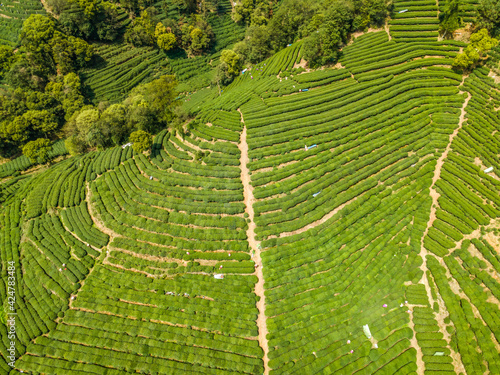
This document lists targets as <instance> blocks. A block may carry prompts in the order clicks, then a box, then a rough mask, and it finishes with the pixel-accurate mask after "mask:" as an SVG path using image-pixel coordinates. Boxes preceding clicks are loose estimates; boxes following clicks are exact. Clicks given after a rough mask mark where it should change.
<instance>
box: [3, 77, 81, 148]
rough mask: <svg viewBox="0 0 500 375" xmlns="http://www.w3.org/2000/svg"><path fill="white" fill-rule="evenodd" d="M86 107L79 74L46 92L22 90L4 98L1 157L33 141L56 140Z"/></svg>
mask: <svg viewBox="0 0 500 375" xmlns="http://www.w3.org/2000/svg"><path fill="white" fill-rule="evenodd" d="M83 104H84V98H83V96H82V94H81V83H80V78H79V77H78V76H77V75H76V74H75V73H69V74H67V75H65V76H58V77H55V78H53V80H52V81H51V82H49V83H48V84H47V85H46V86H45V89H44V90H43V91H35V90H24V89H22V88H21V87H18V88H16V89H14V90H10V91H8V92H7V94H6V95H1V96H0V119H1V122H0V146H1V147H0V153H1V154H2V156H10V155H12V154H15V153H16V152H18V151H19V150H20V149H22V148H23V146H24V145H25V144H26V143H28V142H30V141H34V140H36V139H38V138H53V137H54V136H55V134H56V132H57V131H58V130H59V129H60V128H61V126H62V125H63V124H64V122H65V119H69V118H70V117H71V116H72V115H73V114H74V113H75V111H77V110H78V109H79V108H80V107H81V106H82V105H83Z"/></svg>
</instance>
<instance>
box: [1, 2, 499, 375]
mask: <svg viewBox="0 0 500 375" xmlns="http://www.w3.org/2000/svg"><path fill="white" fill-rule="evenodd" d="M468 4H469V3H468ZM470 4H471V6H472V5H473V4H474V3H473V2H470ZM441 5H442V4H441V1H440V2H439V3H436V2H432V1H418V2H406V1H403V0H402V1H395V10H396V12H395V14H396V15H395V16H394V17H393V18H392V19H391V20H390V21H389V23H388V24H387V27H386V28H384V29H378V30H371V31H370V32H367V33H364V34H362V35H361V36H358V37H357V38H355V40H354V41H353V42H352V43H350V44H349V45H347V46H346V47H344V48H343V54H342V58H341V60H340V61H339V63H338V64H337V65H336V66H335V67H324V68H321V69H318V70H309V69H308V70H306V71H301V70H297V69H296V68H297V67H298V66H299V64H300V63H301V62H303V60H302V49H303V44H302V42H296V43H294V44H292V45H291V46H289V47H287V48H285V49H283V50H282V51H280V52H278V53H276V54H275V55H273V56H272V57H271V58H269V59H267V60H265V61H263V62H261V63H259V64H256V65H254V66H253V67H252V68H251V69H250V70H248V71H246V72H245V73H244V74H241V75H240V76H238V77H237V78H236V79H235V80H234V82H233V83H231V84H230V85H229V86H228V87H226V88H224V90H223V91H222V92H220V93H219V91H218V90H216V89H203V90H201V89H200V90H198V91H196V92H193V93H190V94H188V95H186V96H185V97H184V96H183V97H182V99H181V100H182V103H183V105H184V107H185V108H186V109H189V110H190V111H191V112H192V113H195V116H196V117H195V119H194V120H192V121H191V122H190V123H189V124H188V126H187V129H186V132H179V131H177V132H176V131H168V130H163V131H162V132H160V133H159V134H157V135H156V136H155V138H154V141H153V145H152V147H151V150H150V151H148V152H146V153H136V152H134V151H133V149H132V147H125V146H124V147H116V148H112V149H108V150H107V151H102V152H97V151H94V152H91V153H88V154H85V155H82V156H76V157H70V158H66V159H64V160H62V161H60V162H58V163H55V164H53V165H51V166H50V167H49V168H45V169H41V170H38V171H35V172H34V173H23V174H20V173H19V171H20V170H23V169H25V168H28V166H29V163H28V162H27V161H26V160H24V161H23V160H18V161H13V162H10V163H9V164H4V165H0V178H1V180H0V202H1V207H0V249H1V252H0V255H1V259H2V262H1V277H2V280H3V282H2V283H0V298H1V300H2V302H3V311H2V313H1V320H2V323H3V324H0V337H1V340H0V341H1V344H0V354H1V355H0V374H17V373H21V372H23V373H28V374H107V375H115V374H116V375H118V374H127V373H142V374H236V373H238V374H263V373H264V374H275V375H278V374H284V375H285V374H286V375H288V374H298V375H303V374H306V375H307V374H356V375H372V374H377V375H385V374H399V375H410V374H412V375H413V374H425V375H452V374H467V375H475V374H500V355H499V353H500V237H499V236H500V233H499V230H500V195H499V191H500V174H499V173H498V171H499V170H500V162H499V155H500V133H499V131H500V117H499V115H498V110H499V108H500V85H499V84H498V83H497V81H496V80H495V79H496V76H495V75H496V74H497V73H496V72H497V71H498V67H499V60H500V48H498V47H496V49H495V50H494V51H493V53H492V57H490V59H489V60H488V62H487V64H486V65H484V66H482V67H480V68H476V69H475V70H473V71H472V72H471V73H470V74H468V75H461V74H458V73H456V72H455V71H453V70H452V69H451V64H452V60H453V58H454V57H455V56H456V55H457V53H459V51H460V49H461V48H462V47H464V44H463V43H462V42H458V41H455V40H438V37H437V35H438V32H437V30H438V22H437V21H438V18H437V12H438V9H439V7H441ZM404 9H408V11H407V12H403V13H397V12H398V11H399V10H404ZM467 9H468V8H467V7H466V8H464V9H463V11H464V17H465V16H466V15H467V14H468V13H467ZM226 26H227V25H226ZM226 26H224V23H223V22H222V21H221V26H220V27H221V29H223V28H224V27H226ZM227 27H229V26H227ZM228 43H230V42H228ZM99 53H100V54H101V55H102V56H104V58H105V59H106V61H108V62H110V63H109V64H108V65H106V64H103V67H102V69H100V70H95V71H88V72H86V74H87V75H86V79H87V82H88V84H89V85H91V86H92V88H93V90H94V92H95V93H96V95H98V96H102V97H103V98H108V99H109V100H113V98H116V97H118V96H119V95H120V90H124V89H123V88H120V87H123V86H120V84H119V82H121V81H120V80H121V79H122V77H123V82H128V84H130V85H132V84H135V83H134V82H135V80H137V81H140V80H142V79H146V78H147V77H148V75H149V74H150V73H151V72H148V73H145V71H142V70H141V69H139V67H141V66H142V64H144V66H145V67H147V69H150V68H152V65H151V64H153V65H154V64H159V65H161V64H162V59H164V57H163V56H162V55H160V53H159V52H158V51H156V50H147V49H146V48H144V49H135V50H133V51H127V50H126V48H124V47H120V46H115V47H114V48H113V49H109V48H107V47H102V50H100V51H99ZM206 59H207V58H206V57H199V58H196V59H190V60H182V64H181V62H180V61H181V60H179V64H178V65H176V64H177V63H176V62H175V60H174V62H169V64H170V65H171V67H172V69H173V70H175V71H177V72H184V73H180V74H186V77H185V79H186V80H187V79H189V78H190V76H189V74H190V72H191V71H192V70H193V69H195V67H196V66H197V64H199V65H200V66H204V65H206V63H207V60H206ZM201 60H203V61H202V62H201ZM120 64H121V65H123V64H125V65H126V66H127V67H129V69H128V70H126V69H124V70H120V72H122V73H123V76H118V75H117V74H116V71H118V70H116V71H115V70H114V69H115V66H119V65H120ZM189 64H192V66H191V67H189V66H188V65H189ZM200 69H203V68H200ZM202 73H203V72H202ZM108 82H113V83H110V84H107V83H108ZM65 152H66V151H65V150H63V149H62V147H61V146H58V148H57V147H54V150H53V153H54V155H62V154H65ZM23 163H24V164H23ZM26 163H28V164H26ZM25 164H26V166H24V165H25ZM23 166H24V167H23ZM491 167H492V168H491ZM16 171H17V172H16ZM486 171H487V172H486ZM12 317H15V319H14V320H15V323H14V325H13V324H11V323H8V321H11V320H9V319H12ZM363 326H365V328H363ZM366 326H368V327H366ZM12 327H14V330H15V332H14V333H15V334H14V338H12V337H13V336H12V332H13V328H12ZM367 328H368V329H367ZM11 341H13V342H14V345H13V346H12V344H11ZM12 347H13V348H14V349H13V350H11V351H9V349H11V348H12ZM11 357H15V359H14V360H12V358H11ZM13 362H15V363H13Z"/></svg>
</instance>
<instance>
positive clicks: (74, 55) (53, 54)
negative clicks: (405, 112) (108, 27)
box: [0, 15, 94, 91]
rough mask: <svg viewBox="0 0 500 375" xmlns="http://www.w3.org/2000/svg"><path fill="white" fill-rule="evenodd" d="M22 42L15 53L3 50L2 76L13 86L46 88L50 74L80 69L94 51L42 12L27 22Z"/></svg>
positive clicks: (0, 52) (4, 48) (35, 88)
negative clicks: (64, 31)
mask: <svg viewBox="0 0 500 375" xmlns="http://www.w3.org/2000/svg"><path fill="white" fill-rule="evenodd" d="M20 41H21V47H20V48H19V49H18V51H17V52H16V53H14V51H13V50H12V49H9V47H2V48H1V49H0V76H2V77H4V78H5V80H6V82H7V83H8V84H9V85H10V86H11V87H21V88H23V89H31V90H37V91H43V89H44V88H45V85H46V84H47V82H49V80H50V79H51V77H53V76H58V75H66V74H68V73H71V72H76V71H78V70H79V69H81V68H82V67H84V66H85V65H86V64H87V63H88V62H89V61H90V60H91V58H92V56H93V54H94V50H93V48H92V46H91V45H89V44H88V43H87V42H86V41H84V40H82V39H80V38H77V37H73V36H71V35H69V36H68V35H66V34H65V33H63V32H61V31H60V30H59V29H58V27H57V25H56V23H55V22H54V21H53V20H52V19H50V18H48V17H45V16H42V15H31V16H30V17H29V18H28V19H27V20H26V21H24V24H23V28H22V30H21V35H20Z"/></svg>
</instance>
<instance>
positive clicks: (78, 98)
mask: <svg viewBox="0 0 500 375" xmlns="http://www.w3.org/2000/svg"><path fill="white" fill-rule="evenodd" d="M81 86H82V85H81V82H80V77H79V76H78V75H77V74H75V73H69V74H67V75H65V76H64V77H57V78H56V80H55V81H51V82H49V83H48V84H47V86H46V87H45V92H46V93H47V94H49V95H50V96H52V97H53V98H55V99H57V100H58V101H59V102H60V103H61V104H62V108H63V110H64V118H65V119H66V120H69V119H70V118H71V116H72V115H73V113H75V112H76V111H78V110H79V109H80V108H82V107H83V105H84V97H83V95H82V93H81Z"/></svg>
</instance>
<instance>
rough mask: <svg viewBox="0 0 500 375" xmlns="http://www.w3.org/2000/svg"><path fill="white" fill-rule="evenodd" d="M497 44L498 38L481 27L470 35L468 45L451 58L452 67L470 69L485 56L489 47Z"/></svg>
mask: <svg viewBox="0 0 500 375" xmlns="http://www.w3.org/2000/svg"><path fill="white" fill-rule="evenodd" d="M497 44H498V40H497V39H495V38H492V37H490V36H489V34H488V30H486V29H481V30H479V31H478V32H477V33H474V34H472V35H471V37H470V43H469V45H468V46H467V47H466V48H465V49H464V51H463V52H462V53H459V54H458V55H457V57H455V59H454V60H453V67H454V68H456V69H459V70H470V69H472V68H473V67H475V66H476V65H477V64H478V63H479V62H480V61H481V60H484V59H485V58H486V57H487V53H488V51H489V50H490V49H492V48H493V47H494V46H496V45H497Z"/></svg>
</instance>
